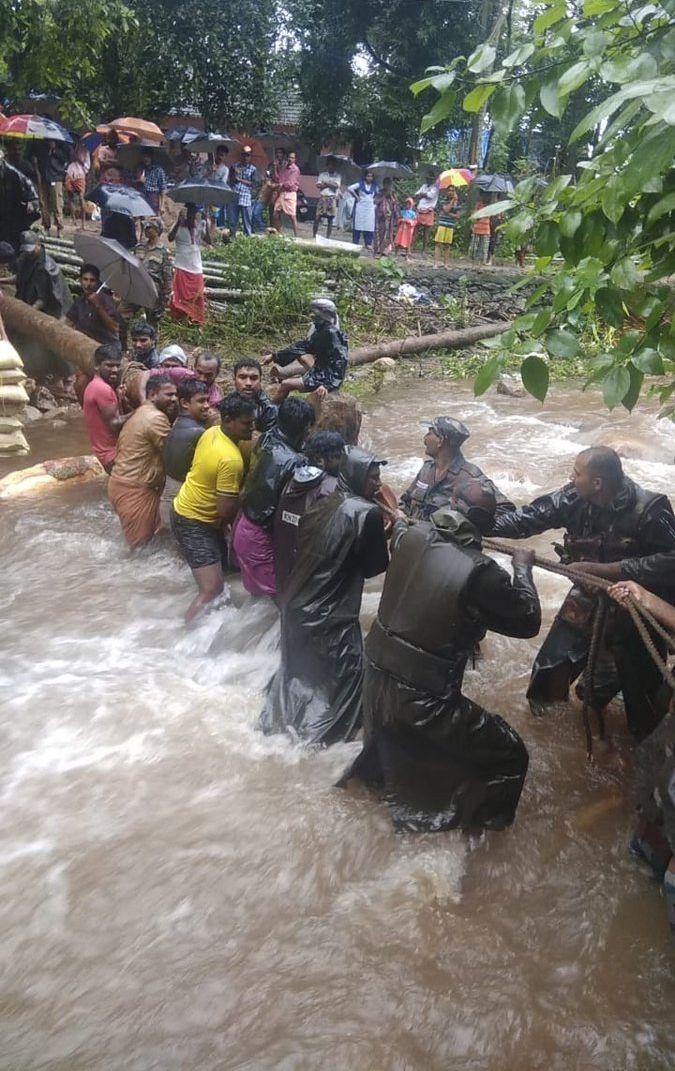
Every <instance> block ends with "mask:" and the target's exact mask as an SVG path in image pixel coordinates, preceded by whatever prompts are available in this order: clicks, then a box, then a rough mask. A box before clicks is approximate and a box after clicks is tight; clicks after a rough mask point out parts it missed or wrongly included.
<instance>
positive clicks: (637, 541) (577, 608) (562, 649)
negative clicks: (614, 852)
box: [491, 446, 675, 740]
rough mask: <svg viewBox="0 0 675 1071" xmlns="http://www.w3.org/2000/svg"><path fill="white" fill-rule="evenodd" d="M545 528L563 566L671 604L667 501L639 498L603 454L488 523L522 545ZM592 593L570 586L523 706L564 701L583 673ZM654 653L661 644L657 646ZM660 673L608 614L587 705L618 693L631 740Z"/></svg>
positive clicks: (673, 587) (674, 562)
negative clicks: (559, 537)
mask: <svg viewBox="0 0 675 1071" xmlns="http://www.w3.org/2000/svg"><path fill="white" fill-rule="evenodd" d="M552 528H563V529H565V535H564V538H563V542H562V545H559V544H554V546H555V549H556V551H557V552H558V554H559V556H560V558H561V560H562V562H563V563H565V564H573V563H575V562H579V563H583V569H584V571H585V572H588V573H592V574H593V575H595V576H599V577H602V578H604V579H605V580H612V581H619V580H635V581H637V583H639V584H642V585H643V586H644V587H645V588H647V589H648V590H649V591H652V592H654V594H656V595H659V596H660V597H661V598H663V599H665V600H666V601H667V602H671V603H673V602H675V516H674V515H673V509H672V506H671V504H670V502H669V501H668V499H667V498H666V496H665V495H662V494H656V493H654V492H651V491H647V490H645V489H644V488H643V487H640V486H639V484H637V483H635V482H634V481H633V480H631V479H630V478H629V477H628V476H626V474H625V473H624V471H623V467H622V465H621V459H620V458H619V455H618V454H617V453H616V452H615V451H614V450H612V449H610V448H609V447H608V446H591V447H590V448H589V449H587V450H582V451H581V453H580V454H578V456H577V458H576V459H575V462H574V467H573V470H572V474H571V477H570V482H569V483H568V484H566V485H565V486H564V487H561V488H560V489H559V490H558V491H552V492H551V493H550V494H547V495H541V496H540V497H539V498H536V499H535V500H534V502H532V503H530V504H529V505H526V506H521V507H520V508H519V509H516V510H513V511H512V512H510V513H502V514H501V515H500V516H498V517H496V518H495V522H494V525H493V527H492V532H491V534H494V535H497V536H507V537H508V538H509V539H526V538H527V537H528V536H533V535H537V534H538V533H540V532H546V531H548V530H549V529H552ZM597 605H598V596H597V594H595V593H593V592H591V591H586V590H582V589H581V588H579V587H577V586H574V587H573V588H572V589H571V591H570V592H569V594H568V595H567V597H566V598H565V600H564V602H563V604H562V606H561V608H560V610H559V611H558V614H557V616H556V618H555V621H554V622H553V625H552V626H551V629H550V631H549V633H548V635H547V637H546V639H545V640H544V643H543V645H542V647H541V649H540V650H539V653H538V654H537V657H536V659H535V662H534V666H533V669H532V676H531V678H530V685H529V688H528V692H527V695H528V698H529V700H530V704H531V706H532V707H533V710H534V711H535V712H539V711H540V709H541V707H542V705H543V704H546V703H552V702H555V701H560V700H565V699H567V697H568V693H569V688H570V685H571V684H572V682H573V681H574V680H575V679H576V678H577V677H578V676H579V674H580V673H581V672H582V670H583V669H584V667H585V665H586V661H587V658H588V651H589V646H590V638H591V632H592V623H593V619H594V614H595V610H596V607H597ZM655 642H657V645H658V643H659V642H660V641H658V638H655ZM661 682H662V678H661V673H660V671H659V669H658V667H657V666H656V665H655V664H654V662H653V661H652V659H651V657H650V655H649V652H648V651H647V648H646V647H645V645H644V643H643V642H642V640H641V639H640V637H639V635H638V633H637V631H636V630H635V626H634V625H633V622H632V620H631V618H630V617H629V615H628V614H627V613H625V612H617V611H616V610H615V609H612V611H611V612H610V613H609V615H608V619H607V624H606V627H605V633H604V643H603V651H602V657H601V663H600V665H599V666H598V672H597V674H596V676H595V680H594V682H592V691H593V694H592V696H591V697H589V698H590V700H591V702H592V705H593V706H594V707H596V708H597V709H601V708H602V707H604V706H605V705H606V704H607V703H608V702H609V701H610V700H611V699H612V698H613V697H614V695H615V694H616V693H617V692H618V691H619V690H620V691H621V692H622V693H623V700H624V705H625V708H626V718H627V721H628V727H629V729H630V730H631V732H632V733H633V735H634V736H635V738H636V739H637V740H641V739H643V738H644V737H645V736H647V735H648V734H649V733H650V732H651V731H652V729H654V728H655V726H656V725H657V724H658V722H659V720H660V718H661V716H662V713H663V709H662V707H661V704H660V702H659V701H657V695H658V693H659V691H660V688H661Z"/></svg>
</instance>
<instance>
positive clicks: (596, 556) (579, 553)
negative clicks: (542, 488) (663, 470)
mask: <svg viewBox="0 0 675 1071" xmlns="http://www.w3.org/2000/svg"><path fill="white" fill-rule="evenodd" d="M579 505H580V508H579V509H578V513H577V515H576V517H574V518H570V524H569V527H568V531H567V532H566V533H565V535H564V538H563V543H562V546H557V547H556V550H557V551H558V553H559V555H560V558H561V560H562V561H563V562H565V563H569V562H577V561H582V560H585V561H593V562H617V561H622V560H623V559H624V558H638V557H640V555H642V554H644V553H645V548H644V546H643V545H642V543H641V532H640V529H641V526H642V523H643V520H644V518H645V515H646V514H647V513H648V512H649V511H650V510H651V509H652V508H654V506H658V508H659V509H663V508H664V506H665V507H669V503H668V499H667V498H666V496H665V495H661V494H657V493H656V492H654V491H646V490H645V488H644V487H640V485H639V484H636V483H634V482H633V480H630V479H628V477H625V479H624V485H623V487H622V489H621V490H620V491H619V494H618V495H617V496H616V498H615V499H614V502H613V503H612V504H611V505H610V507H609V508H608V509H604V510H598V508H597V507H594V506H591V505H590V504H589V503H584V502H582V500H581V499H579Z"/></svg>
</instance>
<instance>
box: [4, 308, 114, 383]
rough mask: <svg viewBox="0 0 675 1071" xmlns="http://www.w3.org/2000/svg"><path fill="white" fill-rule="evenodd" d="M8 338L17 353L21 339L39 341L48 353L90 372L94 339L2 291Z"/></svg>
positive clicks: (96, 343) (94, 344)
mask: <svg viewBox="0 0 675 1071" xmlns="http://www.w3.org/2000/svg"><path fill="white" fill-rule="evenodd" d="M0 309H2V318H3V320H4V321H5V327H6V328H7V334H8V335H9V337H10V340H11V341H12V342H14V345H15V346H16V348H17V349H18V351H19V353H21V339H22V338H25V339H27V340H31V341H37V342H39V343H40V344H41V345H42V346H44V348H45V349H46V350H48V351H49V353H52V354H54V356H56V357H60V358H61V359H62V360H63V361H69V362H70V364H74V365H75V366H76V367H77V368H81V369H82V371H83V372H89V373H91V372H93V370H94V351H95V350H96V349H97V347H98V342H94V340H93V339H91V338H88V337H87V335H83V334H82V333H81V331H75V330H74V328H72V327H70V326H69V325H68V324H67V323H66V322H65V320H56V319H54V317H53V316H47V315H46V314H45V313H44V312H38V310H37V309H34V308H33V307H32V306H31V305H27V304H26V303H25V301H19V299H18V298H13V297H8V296H7V294H3V295H2V300H1V302H0Z"/></svg>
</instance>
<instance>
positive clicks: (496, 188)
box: [474, 175, 514, 193]
mask: <svg viewBox="0 0 675 1071" xmlns="http://www.w3.org/2000/svg"><path fill="white" fill-rule="evenodd" d="M474 182H475V184H476V186H477V187H478V189H479V190H482V191H483V193H513V190H514V185H513V179H512V178H511V176H510V175H478V177H477V178H476V179H474Z"/></svg>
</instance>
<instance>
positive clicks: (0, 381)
mask: <svg viewBox="0 0 675 1071" xmlns="http://www.w3.org/2000/svg"><path fill="white" fill-rule="evenodd" d="M27 378H28V377H27V376H26V373H25V372H22V370H21V369H20V368H10V369H8V370H6V371H0V387H14V386H16V385H17V384H18V383H25V381H26V379H27Z"/></svg>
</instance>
